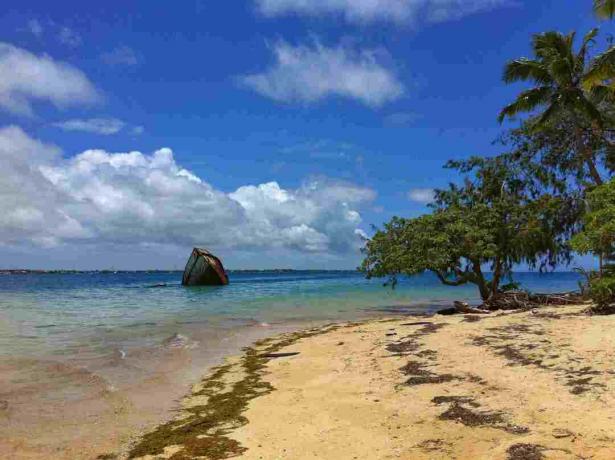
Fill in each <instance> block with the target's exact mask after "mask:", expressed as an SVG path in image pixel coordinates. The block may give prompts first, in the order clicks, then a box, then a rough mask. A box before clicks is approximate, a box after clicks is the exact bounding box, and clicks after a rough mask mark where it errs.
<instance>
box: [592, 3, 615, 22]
mask: <svg viewBox="0 0 615 460" xmlns="http://www.w3.org/2000/svg"><path fill="white" fill-rule="evenodd" d="M594 12H595V13H596V15H597V16H598V17H599V18H602V19H613V16H615V0H594Z"/></svg>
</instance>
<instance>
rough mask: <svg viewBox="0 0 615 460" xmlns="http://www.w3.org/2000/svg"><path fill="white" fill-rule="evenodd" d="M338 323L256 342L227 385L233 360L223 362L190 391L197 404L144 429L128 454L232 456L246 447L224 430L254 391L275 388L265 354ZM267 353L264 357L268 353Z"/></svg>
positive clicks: (237, 420)
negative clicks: (267, 372) (237, 375)
mask: <svg viewBox="0 0 615 460" xmlns="http://www.w3.org/2000/svg"><path fill="white" fill-rule="evenodd" d="M338 327H339V326H325V327H323V328H320V329H311V330H308V331H304V332H297V333H294V334H288V335H286V336H282V337H281V338H279V339H275V338H269V339H264V340H261V341H259V342H256V343H255V344H254V346H252V347H249V348H246V349H245V353H244V355H243V356H242V358H241V361H240V363H239V368H240V371H241V380H239V381H237V382H234V383H232V384H231V385H230V389H228V391H225V389H226V388H227V386H228V385H227V384H226V383H225V380H224V378H225V377H226V376H227V375H228V374H229V372H231V371H232V370H233V367H234V366H236V365H233V364H226V365H223V366H220V367H218V368H216V369H215V370H214V372H213V373H212V374H211V375H210V376H209V377H207V378H206V379H204V380H203V381H202V382H201V387H200V389H199V391H196V392H194V393H193V394H192V396H193V397H203V396H204V397H206V398H207V402H206V403H205V404H202V405H197V406H191V407H188V408H186V409H185V410H184V411H183V414H182V415H183V416H182V417H180V418H177V419H175V420H172V421H170V422H168V423H165V424H163V425H160V426H158V427H157V428H156V429H155V430H154V431H152V432H150V433H148V434H146V435H144V436H143V437H142V438H141V439H140V440H139V442H138V443H137V444H136V445H135V446H134V447H133V448H132V450H131V451H130V453H129V458H137V457H143V456H146V455H160V454H162V453H163V452H164V450H165V448H166V447H171V446H176V447H178V448H179V450H178V451H177V452H175V453H173V454H172V455H171V456H170V457H169V459H170V460H187V459H192V458H203V457H204V458H208V459H211V460H217V459H224V458H229V457H234V456H237V455H240V454H242V453H243V452H245V451H246V448H245V447H243V446H242V445H241V444H240V443H239V442H238V441H236V440H234V439H231V438H230V437H228V436H227V435H228V434H229V433H230V431H231V430H233V429H235V428H238V427H240V426H243V425H245V424H247V423H248V420H247V419H246V417H245V416H244V415H243V412H244V411H245V410H246V409H247V406H248V402H249V401H250V400H252V399H254V398H256V397H258V396H262V395H264V394H267V393H270V392H271V391H273V390H274V388H273V386H271V384H270V383H268V382H266V381H265V380H264V379H263V375H264V368H265V365H266V364H267V362H268V361H269V360H270V359H272V358H271V357H270V356H271V355H274V354H276V353H278V352H279V351H280V350H281V349H283V348H285V347H288V346H289V345H292V344H293V343H295V342H297V341H298V340H300V339H303V338H307V337H312V336H315V335H319V334H323V333H326V332H329V331H331V330H334V329H337V328H338ZM268 356H269V357H268Z"/></svg>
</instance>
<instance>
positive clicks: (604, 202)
mask: <svg viewBox="0 0 615 460" xmlns="http://www.w3.org/2000/svg"><path fill="white" fill-rule="evenodd" d="M587 207H588V210H587V212H586V213H585V215H584V216H583V224H584V228H583V230H582V231H581V232H579V233H578V234H577V235H575V236H574V237H573V238H572V245H573V247H574V249H575V250H577V251H578V252H580V253H581V254H588V253H590V252H591V253H594V254H596V255H598V257H599V259H600V275H603V274H605V273H606V274H607V275H611V276H615V179H613V180H611V181H609V182H607V183H605V184H604V185H602V186H600V187H596V188H595V189H594V190H592V191H591V192H589V193H588V194H587Z"/></svg>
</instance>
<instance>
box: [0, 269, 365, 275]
mask: <svg viewBox="0 0 615 460" xmlns="http://www.w3.org/2000/svg"><path fill="white" fill-rule="evenodd" d="M227 272H228V273H323V272H326V273H359V271H358V270H328V269H324V268H323V269H309V270H300V269H294V268H272V269H237V270H234V269H231V270H227ZM82 273H83V274H91V273H96V274H101V275H106V274H121V273H183V270H158V269H156V270H111V269H105V270H68V269H67V270H65V269H58V270H43V269H32V268H5V269H0V275H32V274H35V275H48V274H52V275H57V274H61V275H70V274H82Z"/></svg>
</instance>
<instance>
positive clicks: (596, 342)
mask: <svg viewBox="0 0 615 460" xmlns="http://www.w3.org/2000/svg"><path fill="white" fill-rule="evenodd" d="M585 308H586V306H570V307H558V308H543V309H539V310H536V311H535V312H523V313H518V312H517V313H512V312H510V313H498V314H491V315H481V316H477V315H461V316H452V317H440V316H436V317H430V318H424V317H415V318H413V317H405V318H403V319H390V320H372V321H368V322H364V323H361V324H345V325H337V326H329V327H327V328H318V329H312V330H307V331H303V332H301V333H294V334H287V335H284V336H278V337H275V338H271V339H268V340H264V341H260V342H257V343H256V344H254V345H253V346H252V347H250V348H248V349H246V352H245V353H244V354H243V355H241V356H238V357H235V358H232V359H229V360H228V361H227V362H226V364H225V365H223V366H220V367H218V368H217V369H214V370H213V371H212V373H211V374H210V375H209V376H207V377H206V378H204V379H203V381H202V382H201V383H200V384H199V385H197V386H195V388H194V389H193V393H192V395H191V396H190V397H188V398H186V399H185V400H184V401H183V410H182V411H181V412H180V413H179V414H178V416H177V418H176V419H175V420H173V421H171V422H169V423H167V424H164V425H161V426H159V427H158V428H157V429H155V430H152V431H151V432H149V433H148V434H146V435H145V436H144V437H141V438H138V439H135V440H134V441H133V442H132V443H131V444H130V445H128V446H127V448H126V450H125V451H124V452H109V456H108V457H106V458H115V457H116V455H117V457H118V458H122V457H126V456H129V457H134V458H139V457H142V458H148V459H152V458H171V459H174V460H179V459H187V458H195V457H201V458H212V459H213V458H228V457H232V456H239V457H240V458H246V459H266V460H268V459H304V458H305V459H307V458H310V459H398V458H400V459H507V460H522V459H523V460H532V459H541V458H546V459H581V458H592V459H612V458H615V423H613V422H614V421H615V316H587V315H585V314H584V313H583V310H584V309H585Z"/></svg>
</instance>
